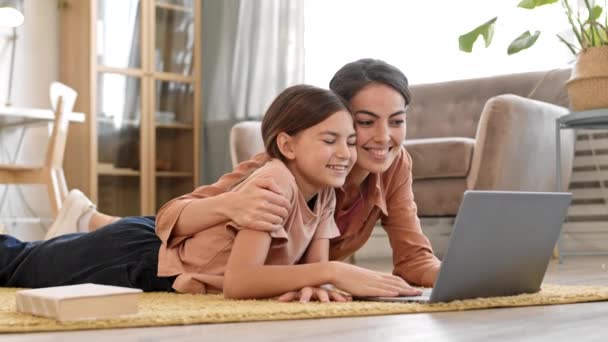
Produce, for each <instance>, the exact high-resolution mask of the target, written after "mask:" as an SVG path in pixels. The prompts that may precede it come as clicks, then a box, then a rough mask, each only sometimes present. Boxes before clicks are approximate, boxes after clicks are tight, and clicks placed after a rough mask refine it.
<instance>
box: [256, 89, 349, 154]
mask: <svg viewBox="0 0 608 342" xmlns="http://www.w3.org/2000/svg"><path fill="white" fill-rule="evenodd" d="M341 110H344V111H347V112H349V110H348V105H347V104H346V102H345V101H344V100H343V99H342V98H341V97H339V96H338V95H336V94H335V93H334V92H332V91H330V90H326V89H321V88H317V87H314V86H311V85H306V84H300V85H295V86H291V87H289V88H287V89H285V90H283V92H281V93H280V94H279V96H277V97H276V98H275V99H274V101H273V102H272V104H271V105H270V107H268V110H267V111H266V114H264V119H263V120H262V137H263V139H264V147H265V148H266V152H267V153H268V155H270V156H271V157H272V158H279V159H281V160H284V157H283V155H282V154H281V151H280V150H279V147H278V145H277V142H276V140H277V136H278V135H279V133H281V132H285V133H286V134H289V135H291V136H293V135H296V134H297V133H299V132H300V131H303V130H305V129H307V128H310V127H312V126H314V125H317V124H319V123H321V122H322V121H324V120H325V119H327V118H328V117H330V116H331V115H332V114H334V113H336V112H338V111H341Z"/></svg>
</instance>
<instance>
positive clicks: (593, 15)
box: [587, 5, 603, 22]
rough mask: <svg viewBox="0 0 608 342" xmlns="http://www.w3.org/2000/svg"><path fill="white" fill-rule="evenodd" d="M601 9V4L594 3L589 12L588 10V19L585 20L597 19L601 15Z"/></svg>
mask: <svg viewBox="0 0 608 342" xmlns="http://www.w3.org/2000/svg"><path fill="white" fill-rule="evenodd" d="M602 11H603V10H602V6H600V5H596V6H595V7H593V9H592V10H591V12H589V19H588V20H587V22H592V21H597V20H598V19H599V18H600V16H601V15H602Z"/></svg>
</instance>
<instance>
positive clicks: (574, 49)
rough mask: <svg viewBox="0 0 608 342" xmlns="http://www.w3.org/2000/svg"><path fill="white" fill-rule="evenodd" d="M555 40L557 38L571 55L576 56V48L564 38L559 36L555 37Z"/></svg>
mask: <svg viewBox="0 0 608 342" xmlns="http://www.w3.org/2000/svg"><path fill="white" fill-rule="evenodd" d="M557 38H559V40H560V41H561V42H562V43H564V44H565V45H566V46H567V47H568V49H569V50H570V52H572V54H573V55H575V56H576V54H577V53H578V52H577V50H578V49H577V48H576V46H574V44H571V43H570V42H568V41H567V40H566V39H564V37H562V36H560V35H559V34H558V35H557Z"/></svg>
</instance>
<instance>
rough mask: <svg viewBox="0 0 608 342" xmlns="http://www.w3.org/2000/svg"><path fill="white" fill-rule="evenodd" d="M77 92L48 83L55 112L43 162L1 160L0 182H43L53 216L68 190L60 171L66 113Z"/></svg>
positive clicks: (54, 83)
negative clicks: (31, 164)
mask: <svg viewBox="0 0 608 342" xmlns="http://www.w3.org/2000/svg"><path fill="white" fill-rule="evenodd" d="M76 96H77V93H76V91H74V90H73V89H72V88H70V87H68V86H66V85H64V84H62V83H59V82H53V83H52V84H51V87H50V98H51V106H52V108H53V111H54V113H55V120H54V121H53V129H52V130H51V135H50V138H49V143H48V147H47V151H46V157H45V159H44V164H43V165H38V166H30V165H19V164H0V184H44V185H46V188H47V192H48V196H49V200H50V204H51V211H52V214H53V218H54V217H55V216H57V212H58V211H59V208H61V202H62V201H63V199H64V198H65V196H67V194H68V187H67V183H66V181H65V175H64V173H63V154H64V151H65V144H66V139H67V135H68V125H69V120H68V115H69V113H71V112H72V109H73V108H74V102H75V101H76Z"/></svg>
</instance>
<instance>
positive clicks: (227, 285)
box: [223, 273, 250, 299]
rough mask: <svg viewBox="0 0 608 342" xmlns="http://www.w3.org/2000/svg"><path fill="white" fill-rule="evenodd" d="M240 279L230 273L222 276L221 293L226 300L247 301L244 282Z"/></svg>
mask: <svg viewBox="0 0 608 342" xmlns="http://www.w3.org/2000/svg"><path fill="white" fill-rule="evenodd" d="M239 278H241V277H238V276H234V275H232V274H230V273H226V274H225V275H224V285H223V292H224V298H226V299H249V298H250V296H247V288H246V286H244V285H246V282H245V281H244V279H239Z"/></svg>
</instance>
